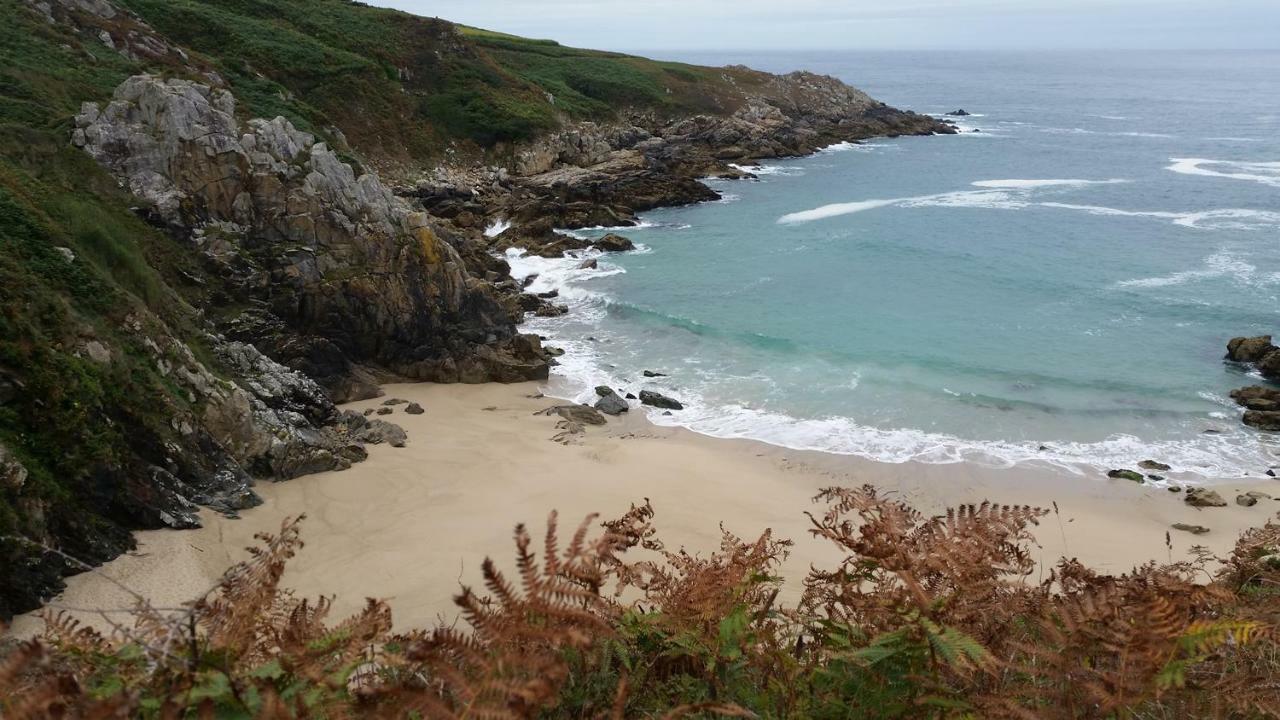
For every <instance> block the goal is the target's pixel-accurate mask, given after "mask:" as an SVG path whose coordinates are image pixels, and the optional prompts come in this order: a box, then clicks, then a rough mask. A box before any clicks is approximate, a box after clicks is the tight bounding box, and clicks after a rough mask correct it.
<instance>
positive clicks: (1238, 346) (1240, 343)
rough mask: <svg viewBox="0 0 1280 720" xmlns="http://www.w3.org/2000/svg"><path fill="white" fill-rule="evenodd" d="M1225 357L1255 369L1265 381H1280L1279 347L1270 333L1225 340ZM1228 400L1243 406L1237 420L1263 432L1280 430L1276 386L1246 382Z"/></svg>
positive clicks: (1279, 396)
mask: <svg viewBox="0 0 1280 720" xmlns="http://www.w3.org/2000/svg"><path fill="white" fill-rule="evenodd" d="M1226 359H1227V360H1230V361H1232V362H1237V363H1241V364H1243V365H1247V366H1250V367H1253V368H1254V369H1256V370H1257V371H1258V372H1259V373H1261V374H1262V376H1263V377H1264V378H1267V379H1268V380H1275V381H1280V348H1277V347H1276V346H1275V345H1273V344H1271V336H1270V335H1260V336H1258V337H1238V338H1233V339H1232V340H1231V341H1230V342H1229V343H1227V357H1226ZM1231 399H1232V400H1235V401H1236V404H1237V405H1240V406H1242V407H1244V408H1245V412H1244V415H1243V416H1242V417H1241V422H1243V423H1244V424H1245V425H1248V426H1249V427H1253V428H1257V429H1259V430H1264V431H1267V432H1280V389H1277V388H1274V387H1268V386H1265V385H1250V386H1248V387H1243V388H1240V389H1239V390H1233V391H1232V392H1231Z"/></svg>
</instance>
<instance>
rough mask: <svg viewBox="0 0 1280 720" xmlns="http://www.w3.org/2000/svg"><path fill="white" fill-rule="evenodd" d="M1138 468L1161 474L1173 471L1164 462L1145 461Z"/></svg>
mask: <svg viewBox="0 0 1280 720" xmlns="http://www.w3.org/2000/svg"><path fill="white" fill-rule="evenodd" d="M1138 467H1140V468H1142V469H1143V470H1158V471H1160V472H1168V471H1170V470H1172V469H1173V468H1172V467H1170V466H1169V465H1166V464H1164V463H1162V462H1156V461H1155V460H1143V461H1142V462H1140V463H1138Z"/></svg>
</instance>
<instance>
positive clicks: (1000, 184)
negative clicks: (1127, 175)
mask: <svg viewBox="0 0 1280 720" xmlns="http://www.w3.org/2000/svg"><path fill="white" fill-rule="evenodd" d="M1124 182H1128V180H1121V179H1119V178H1112V179H1111V180H1053V179H1050V180H979V181H978V182H975V183H972V185H973V186H974V187H981V188H1007V189H1022V188H1042V187H1080V186H1084V185H1115V184H1117V183H1124Z"/></svg>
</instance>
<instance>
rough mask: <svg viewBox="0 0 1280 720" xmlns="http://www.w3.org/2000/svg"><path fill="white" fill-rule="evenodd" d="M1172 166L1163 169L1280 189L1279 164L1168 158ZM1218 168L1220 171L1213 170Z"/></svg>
mask: <svg viewBox="0 0 1280 720" xmlns="http://www.w3.org/2000/svg"><path fill="white" fill-rule="evenodd" d="M1169 161H1170V162H1172V163H1173V164H1172V165H1170V166H1169V167H1167V168H1165V169H1166V170H1172V171H1173V172H1176V173H1179V174H1181V175H1200V176H1203V177H1216V178H1229V179H1231V180H1247V181H1250V182H1256V183H1261V184H1263V185H1268V186H1270V187H1280V162H1249V161H1236V160H1208V159H1205V158H1169ZM1206 166H1218V167H1221V168H1222V169H1220V170H1215V169H1213V167H1206Z"/></svg>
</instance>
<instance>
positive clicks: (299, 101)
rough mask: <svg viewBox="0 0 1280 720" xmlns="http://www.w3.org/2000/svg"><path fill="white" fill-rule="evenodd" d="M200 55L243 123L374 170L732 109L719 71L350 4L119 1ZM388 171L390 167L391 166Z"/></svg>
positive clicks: (318, 0) (325, 0)
mask: <svg viewBox="0 0 1280 720" xmlns="http://www.w3.org/2000/svg"><path fill="white" fill-rule="evenodd" d="M121 4H123V5H125V6H126V7H128V8H129V9H131V10H133V11H134V12H136V13H138V14H139V15H140V16H141V17H142V18H143V19H145V20H146V21H147V22H148V23H149V24H150V25H151V26H152V27H154V28H155V29H156V30H157V31H159V32H160V33H161V34H162V35H164V36H165V37H166V38H168V39H169V40H171V41H173V42H175V43H177V44H179V45H181V46H183V47H187V48H191V49H194V50H196V51H197V52H199V53H200V54H201V56H202V57H203V58H205V59H207V60H208V61H209V62H210V63H211V65H212V66H213V67H214V68H216V69H217V71H218V72H219V73H221V74H222V75H223V76H224V77H226V78H227V79H228V81H229V82H230V83H231V85H232V89H233V90H234V91H235V93H236V95H237V97H239V98H240V99H241V101H242V102H243V103H244V105H245V110H246V112H247V113H248V114H251V115H254V116H266V117H272V116H275V115H277V114H282V115H285V116H286V117H289V118H290V119H291V120H293V121H294V123H295V124H297V125H299V126H300V127H304V128H307V129H311V130H315V131H318V132H321V133H322V134H323V133H325V131H326V129H327V128H329V127H331V126H337V127H340V128H341V129H342V131H343V132H344V133H345V134H346V136H347V137H348V139H350V141H351V143H352V145H353V146H355V147H356V148H358V149H359V150H360V152H361V153H363V154H364V155H366V156H367V157H370V158H372V159H374V160H375V161H390V162H392V163H399V164H406V163H410V162H412V161H415V160H416V161H417V162H418V163H419V164H421V163H422V162H423V161H424V160H427V159H432V158H436V157H438V156H439V155H440V153H441V152H443V151H444V149H445V148H446V147H448V146H449V145H450V143H451V142H453V141H458V140H461V141H469V142H472V143H475V144H476V145H477V146H479V147H481V148H492V147H494V146H496V145H500V144H509V143H513V142H519V141H525V140H529V139H532V138H533V137H535V136H537V135H539V134H541V133H544V132H546V131H548V130H551V129H553V128H555V127H557V126H558V124H559V123H560V122H561V120H562V119H563V118H570V119H595V120H603V119H608V118H611V117H614V116H615V114H616V112H617V111H618V109H620V108H636V109H639V110H642V111H651V112H653V113H655V114H659V115H674V114H677V113H690V112H723V111H725V110H726V109H728V110H732V109H733V107H734V106H733V102H734V100H733V98H734V97H736V91H735V90H734V88H733V87H732V84H731V83H729V82H727V81H726V80H725V79H724V78H723V77H722V76H723V73H722V72H721V71H719V70H713V69H710V68H698V67H695V66H688V65H681V64H677V63H662V62H655V61H651V60H646V59H644V58H637V57H631V56H627V55H620V54H617V53H608V52H599V51H592V50H579V49H574V48H567V47H563V46H561V45H559V44H557V43H555V42H553V41H549V40H532V39H526V38H519V37H516V36H513V35H506V34H502V33H495V32H490V31H485V30H478V29H475V28H468V27H463V26H458V25H454V24H452V23H449V22H446V21H443V20H437V19H434V18H424V17H419V16H415V15H410V14H408V13H403V12H399V11H395V10H387V9H381V8H373V7H369V6H367V5H364V4H361V3H355V2H350V1H349V0H270V1H268V0H121ZM383 164H385V162H384V163H383Z"/></svg>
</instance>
